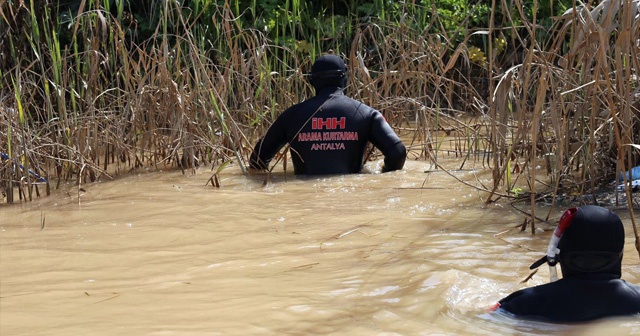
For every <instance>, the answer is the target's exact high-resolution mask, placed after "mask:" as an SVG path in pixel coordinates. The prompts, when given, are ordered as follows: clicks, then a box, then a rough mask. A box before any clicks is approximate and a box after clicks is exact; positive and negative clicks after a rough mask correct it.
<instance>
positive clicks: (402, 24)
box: [0, 0, 640, 228]
mask: <svg viewBox="0 0 640 336" xmlns="http://www.w3.org/2000/svg"><path fill="white" fill-rule="evenodd" d="M122 3H123V2H110V1H98V0H87V1H81V2H79V6H78V7H77V8H72V9H69V10H68V11H67V12H60V11H58V9H59V8H58V7H56V6H54V5H53V4H52V2H50V1H31V2H30V3H29V5H28V7H27V6H26V5H24V4H23V3H22V2H14V1H2V2H0V56H1V57H0V77H1V80H0V113H1V114H0V152H1V153H2V154H3V158H2V161H1V166H0V184H1V185H0V188H1V189H2V190H3V195H4V201H5V202H7V203H13V202H16V201H18V200H32V199H33V198H34V197H38V196H41V195H43V194H47V195H48V194H49V193H50V192H51V190H52V189H56V188H58V187H59V186H60V184H61V183H65V182H75V183H77V184H78V185H79V186H80V185H81V184H83V183H87V182H91V181H96V180H98V179H105V178H110V177H113V176H116V175H119V174H123V173H126V172H129V171H132V170H135V169H138V168H141V167H154V168H176V169H182V170H183V171H184V172H185V173H186V172H189V171H194V170H195V169H198V168H199V167H208V168H209V167H210V169H211V170H212V171H216V174H218V173H220V169H217V170H216V167H218V168H220V167H224V165H225V164H226V163H228V162H230V161H232V162H234V163H236V164H238V165H239V166H240V167H241V169H242V170H243V171H244V167H245V165H246V162H247V158H248V155H249V153H250V151H251V146H252V144H254V143H255V141H256V139H257V138H258V137H259V136H261V135H262V134H264V132H265V130H266V129H267V128H268V126H269V125H270V124H271V122H272V121H273V120H274V119H275V118H276V117H277V115H278V113H280V112H281V111H282V110H284V109H285V108H286V107H288V106H290V105H292V104H294V103H297V102H299V101H301V100H303V99H305V98H307V97H310V96H311V95H312V94H313V91H312V88H311V86H310V85H309V83H308V82H307V80H306V73H307V72H308V71H309V69H310V67H311V64H312V62H313V60H314V59H315V58H316V56H318V55H320V54H322V53H324V52H328V51H332V52H334V53H337V54H340V55H342V56H344V57H345V59H346V60H347V63H348V71H349V85H348V88H347V90H346V91H347V93H348V94H349V95H351V96H353V97H354V98H356V99H360V100H362V101H364V102H365V103H367V104H369V105H371V106H374V107H376V108H378V109H379V110H380V111H382V112H383V114H384V115H385V117H386V118H387V120H388V121H389V122H390V123H391V124H392V126H393V127H395V128H396V129H398V130H399V131H400V132H401V133H403V134H405V135H406V136H408V137H409V138H410V139H411V141H410V143H408V145H409V147H410V148H411V152H410V154H409V155H410V158H411V159H415V160H424V161H425V162H430V163H432V164H433V163H435V164H436V165H437V162H438V158H439V157H440V156H442V155H456V156H458V157H459V158H460V159H461V168H464V167H465V166H473V167H478V166H481V167H484V168H486V169H490V170H491V171H492V173H493V183H492V185H489V186H484V185H481V184H480V183H478V185H480V187H478V188H479V189H482V190H484V191H485V193H484V194H485V195H486V198H485V199H486V202H495V201H497V200H499V199H501V198H507V199H516V200H526V201H527V202H530V203H531V204H532V208H531V211H532V213H531V218H532V219H535V218H536V216H535V215H534V213H533V204H535V203H536V202H540V201H541V200H542V199H544V200H549V199H550V202H551V203H552V204H555V203H556V198H557V197H558V195H565V194H570V193H578V194H589V193H591V194H594V195H595V194H596V191H598V190H599V189H600V188H602V187H603V185H604V182H603V181H606V183H609V182H610V181H612V180H616V179H617V178H616V177H617V176H619V174H620V172H623V171H627V170H628V169H630V168H631V167H634V166H637V165H638V164H640V151H639V150H637V148H636V147H634V146H629V145H633V144H636V145H637V144H639V143H640V112H639V107H640V106H639V98H640V87H639V85H638V83H639V81H638V73H637V70H638V62H639V55H640V53H639V51H640V46H639V45H638V41H639V29H640V25H639V24H638V20H639V19H638V17H639V16H640V15H639V13H638V1H637V0H636V1H631V0H622V1H613V0H604V1H600V2H599V4H598V5H588V4H587V5H582V4H580V3H578V2H576V3H574V5H573V8H572V9H571V10H569V11H567V12H566V13H565V14H564V15H562V16H559V17H556V18H554V21H553V22H554V23H553V24H552V25H549V26H546V27H544V28H543V27H542V26H541V25H540V24H539V23H538V22H537V20H536V17H535V16H534V17H533V20H531V19H530V18H527V17H526V15H525V14H524V13H523V11H522V7H523V5H522V4H521V3H519V2H516V3H517V4H518V6H516V7H517V8H516V10H515V11H512V12H506V11H505V9H504V8H508V6H507V5H506V4H505V3H501V2H499V1H495V0H494V1H492V4H491V19H490V20H489V22H490V24H489V26H488V27H481V29H479V28H477V27H476V28H474V29H470V28H469V27H461V28H462V29H457V30H455V31H450V30H447V28H445V27H444V26H443V25H442V24H441V22H440V21H439V18H438V17H437V15H433V13H435V11H434V8H432V7H430V6H422V5H418V4H415V3H408V4H407V3H405V4H403V5H402V6H403V7H402V8H401V9H400V10H398V9H397V8H396V10H395V11H393V12H391V11H386V10H385V7H384V6H385V5H384V4H383V3H382V2H374V3H375V6H378V7H377V12H376V13H377V15H376V16H369V17H359V16H356V15H355V14H353V13H356V9H355V8H354V9H351V10H352V12H350V13H352V14H350V15H333V13H332V12H331V10H330V9H329V8H328V9H327V10H326V11H324V12H323V13H324V15H323V16H322V17H320V18H316V17H311V16H310V14H309V10H310V6H314V5H313V4H311V3H310V2H299V1H287V2H285V4H283V5H282V6H281V7H279V10H281V11H282V13H283V15H282V16H279V19H278V20H279V21H277V22H271V23H264V24H265V25H267V24H269V25H272V26H273V28H271V33H270V34H267V33H266V32H265V30H262V29H259V27H258V23H259V22H261V21H260V18H261V16H260V11H261V9H260V8H259V6H258V3H257V2H255V1H254V2H252V4H253V5H252V6H250V7H249V8H240V7H241V6H240V5H239V4H240V2H239V1H224V2H222V1H218V2H214V1H204V0H202V1H192V2H191V3H190V5H189V7H186V6H183V5H182V4H181V3H179V2H175V1H164V2H149V4H148V7H146V8H145V13H147V14H148V17H150V18H152V19H149V20H148V21H147V22H153V23H154V25H151V26H148V27H146V26H145V27H143V26H142V24H141V22H140V20H138V19H137V18H136V17H134V16H133V15H132V14H131V13H129V12H128V11H127V10H126V8H125V7H124V6H123V5H122ZM142 3H146V2H142ZM533 4H534V5H537V1H534V2H533ZM315 6H319V4H315ZM497 14H500V16H501V17H502V18H503V19H501V20H502V21H501V22H497V20H496V19H495V17H494V16H495V15H497ZM243 15H244V16H246V15H251V16H253V17H254V18H255V21H256V22H257V23H256V25H255V26H246V24H244V23H243V22H245V21H243V20H241V19H242V17H243ZM465 22H466V21H465ZM467 28H469V29H467ZM274 32H275V33H274ZM461 32H462V33H461ZM274 34H275V35H274ZM142 35H144V36H145V37H144V39H141V36H142ZM479 51H480V52H479ZM445 143H452V145H451V146H448V148H447V150H448V151H446V152H445V151H443V149H444V147H443V144H445ZM539 167H542V168H543V169H542V170H541V169H538V168H539ZM211 181H212V184H213V180H211ZM625 193H626V198H627V200H628V203H629V204H630V205H632V204H633V198H632V196H633V195H632V194H631V191H630V190H629V188H627V189H626V191H625ZM16 195H17V197H16ZM629 208H630V211H633V210H632V208H633V206H629ZM632 218H633V216H632ZM532 224H533V223H532ZM533 227H534V225H532V228H533Z"/></svg>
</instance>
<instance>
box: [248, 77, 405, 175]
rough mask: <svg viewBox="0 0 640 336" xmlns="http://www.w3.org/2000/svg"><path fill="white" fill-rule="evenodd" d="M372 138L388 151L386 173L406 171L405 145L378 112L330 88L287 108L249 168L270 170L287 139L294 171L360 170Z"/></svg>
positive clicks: (259, 146) (262, 141)
mask: <svg viewBox="0 0 640 336" xmlns="http://www.w3.org/2000/svg"><path fill="white" fill-rule="evenodd" d="M367 142H371V143H372V144H373V145H374V146H375V147H376V148H378V149H379V150H380V151H381V152H382V154H384V157H385V158H384V167H383V171H391V170H397V169H402V167H403V166H404V162H405V159H406V148H405V146H404V145H403V144H402V141H401V140H400V138H399V137H398V136H397V135H396V133H395V132H394V131H393V130H392V129H391V127H390V126H389V124H388V123H387V122H386V121H385V119H384V117H383V116H382V114H381V113H380V112H379V111H376V110H375V109H373V108H371V107H369V106H367V105H365V104H363V103H361V102H359V101H357V100H355V99H352V98H349V97H347V96H345V95H344V93H343V92H342V89H340V88H338V87H325V88H323V89H322V90H320V91H319V92H318V93H317V95H316V96H315V97H313V98H310V99H308V100H306V101H304V102H302V103H299V104H297V105H294V106H292V107H290V108H289V109H287V110H286V111H284V112H283V113H282V114H281V115H280V116H279V117H278V118H277V119H276V121H275V122H274V123H273V125H271V127H270V128H269V130H268V131H267V133H266V135H265V136H264V138H262V139H261V140H260V141H258V143H257V144H256V146H255V148H254V150H253V153H252V154H251V158H250V166H251V167H252V168H256V169H267V168H268V165H269V162H270V161H271V159H272V158H273V157H274V156H275V155H276V153H277V152H278V151H279V150H280V149H281V148H282V147H283V146H284V145H285V144H287V143H289V145H290V153H291V159H292V161H293V166H294V172H295V173H296V174H303V175H318V174H347V173H358V172H360V171H361V170H362V167H363V165H364V154H365V150H366V145H367Z"/></svg>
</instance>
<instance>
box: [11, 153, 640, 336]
mask: <svg viewBox="0 0 640 336" xmlns="http://www.w3.org/2000/svg"><path fill="white" fill-rule="evenodd" d="M427 168H428V167H426V166H425V164H424V162H408V163H407V167H406V169H405V170H404V171H399V172H393V173H389V174H362V175H352V176H334V177H321V178H296V177H293V176H291V175H284V174H282V173H277V174H275V175H274V176H273V180H272V182H271V183H270V184H268V185H267V186H266V187H265V186H263V178H262V177H260V176H252V177H244V176H242V175H241V174H240V171H239V170H238V169H237V168H233V167H231V168H228V169H227V170H225V171H224V172H223V174H222V179H221V183H222V188H220V189H214V188H212V187H211V186H210V185H206V183H207V180H208V179H209V177H210V176H211V175H210V174H211V173H210V172H208V171H201V172H199V173H198V174H196V175H182V174H181V173H179V172H162V173H143V174H139V175H136V176H131V177H126V178H122V179H120V180H118V181H112V182H105V183H98V184H91V185H86V186H84V189H85V190H86V192H82V193H81V196H80V198H79V199H78V194H77V192H76V191H74V189H73V188H72V189H70V190H71V191H70V192H69V193H68V194H64V193H61V195H62V196H60V197H48V198H44V199H39V200H37V201H35V202H32V203H28V204H19V205H14V206H10V207H8V206H4V207H2V208H0V211H1V217H0V277H1V281H0V290H1V300H0V312H1V313H0V334H2V335H71V334H85V335H86V334H91V335H248V334H251V335H255V334H272V335H305V334H336V335H338V334H339V335H542V334H544V335H602V334H610V335H627V334H629V335H631V334H640V321H638V319H633V320H629V319H625V320H612V321H602V322H598V323H592V324H589V325H579V326H565V325H547V324H541V323H532V322H519V321H515V320H513V319H510V318H507V317H504V316H496V315H490V314H487V313H486V312H485V309H486V308H487V307H489V306H490V305H492V304H493V303H494V302H495V301H496V300H498V299H499V298H501V297H503V296H504V295H506V294H508V293H510V292H511V291H513V290H515V289H517V288H521V287H523V286H529V285H534V284H538V283H544V282H546V281H547V279H548V274H547V273H546V272H545V270H541V271H540V272H538V274H536V275H535V276H534V277H533V279H532V280H529V282H528V283H527V284H521V283H520V281H521V280H523V279H524V278H526V277H527V275H528V274H529V271H528V266H529V265H530V264H531V262H532V261H533V260H536V259H537V258H539V257H540V255H541V251H544V249H545V245H546V237H548V234H549V232H543V231H545V229H548V228H549V227H548V226H545V225H544V224H539V226H540V229H541V232H540V233H539V235H537V236H535V237H532V236H531V235H530V234H529V233H528V232H524V233H523V232H519V230H508V229H510V228H512V227H514V226H515V225H516V224H517V223H520V222H521V221H522V217H521V215H520V214H519V213H517V212H516V211H514V210H513V209H511V208H510V207H505V206H500V205H497V204H493V205H484V204H483V203H482V202H481V200H480V197H479V195H478V193H477V192H476V191H474V190H473V189H471V188H469V187H466V186H464V185H462V184H460V183H457V182H456V181H455V180H454V179H453V178H451V177H450V176H448V175H447V174H445V173H441V172H431V173H425V172H424V171H425V169H427ZM485 175H486V174H484V173H482V172H480V171H460V172H458V173H457V177H458V178H460V179H463V180H468V181H470V182H473V183H475V182H474V181H475V180H476V179H479V180H484V179H486V181H485V182H486V183H488V177H487V176H485ZM558 215H559V214H558ZM556 217H557V216H556ZM43 218H44V229H43V230H41V226H42V220H43ZM625 225H626V228H627V236H628V238H627V244H626V246H625V254H626V258H625V265H624V273H623V275H624V277H625V278H626V279H627V280H628V281H630V282H633V283H638V282H640V266H639V263H638V262H637V253H636V252H635V250H634V249H633V240H632V236H631V234H630V232H631V227H630V221H628V220H626V221H625ZM541 237H543V238H541Z"/></svg>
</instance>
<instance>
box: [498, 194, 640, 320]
mask: <svg viewBox="0 0 640 336" xmlns="http://www.w3.org/2000/svg"><path fill="white" fill-rule="evenodd" d="M554 236H555V237H557V238H555V239H554V238H553V237H552V240H551V242H550V244H549V251H550V252H548V253H547V256H545V257H543V258H542V259H540V260H539V261H538V262H536V263H534V264H533V265H531V268H532V269H533V268H536V267H538V266H540V265H541V264H543V263H545V262H548V263H549V265H550V266H552V267H555V266H554V265H555V262H556V261H558V262H559V263H560V266H561V270H562V275H563V277H562V279H560V280H558V281H554V282H551V283H548V284H544V285H540V286H535V287H531V288H526V289H522V290H519V291H517V292H514V293H512V294H511V295H509V296H507V297H506V298H504V299H502V300H501V301H500V302H499V303H498V305H497V306H498V311H504V312H508V313H511V314H513V315H515V316H517V317H521V318H527V319H536V320H542V321H547V322H555V323H568V322H584V321H591V320H595V319H599V318H604V317H613V316H630V315H636V314H637V315H638V317H640V286H637V285H634V284H631V283H628V282H626V281H624V280H622V279H621V272H622V271H621V263H622V251H623V247H624V227H623V225H622V222H621V221H620V218H619V217H618V216H617V215H616V214H614V213H613V212H611V211H610V210H607V209H604V208H601V207H598V206H594V205H587V206H583V207H580V208H578V209H575V208H574V209H569V210H567V211H566V212H565V214H564V215H563V216H562V218H561V219H560V223H559V224H558V228H557V229H556V231H555V232H554ZM558 239H559V242H558ZM556 244H557V245H556ZM558 250H559V254H558V255H557V258H556V256H555V254H556V252H558ZM552 270H553V271H555V269H552ZM551 273H552V274H553V272H551Z"/></svg>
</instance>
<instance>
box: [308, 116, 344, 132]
mask: <svg viewBox="0 0 640 336" xmlns="http://www.w3.org/2000/svg"><path fill="white" fill-rule="evenodd" d="M345 127H347V118H346V117H341V118H340V119H338V118H312V119H311V129H314V130H321V129H328V130H334V129H345Z"/></svg>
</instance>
